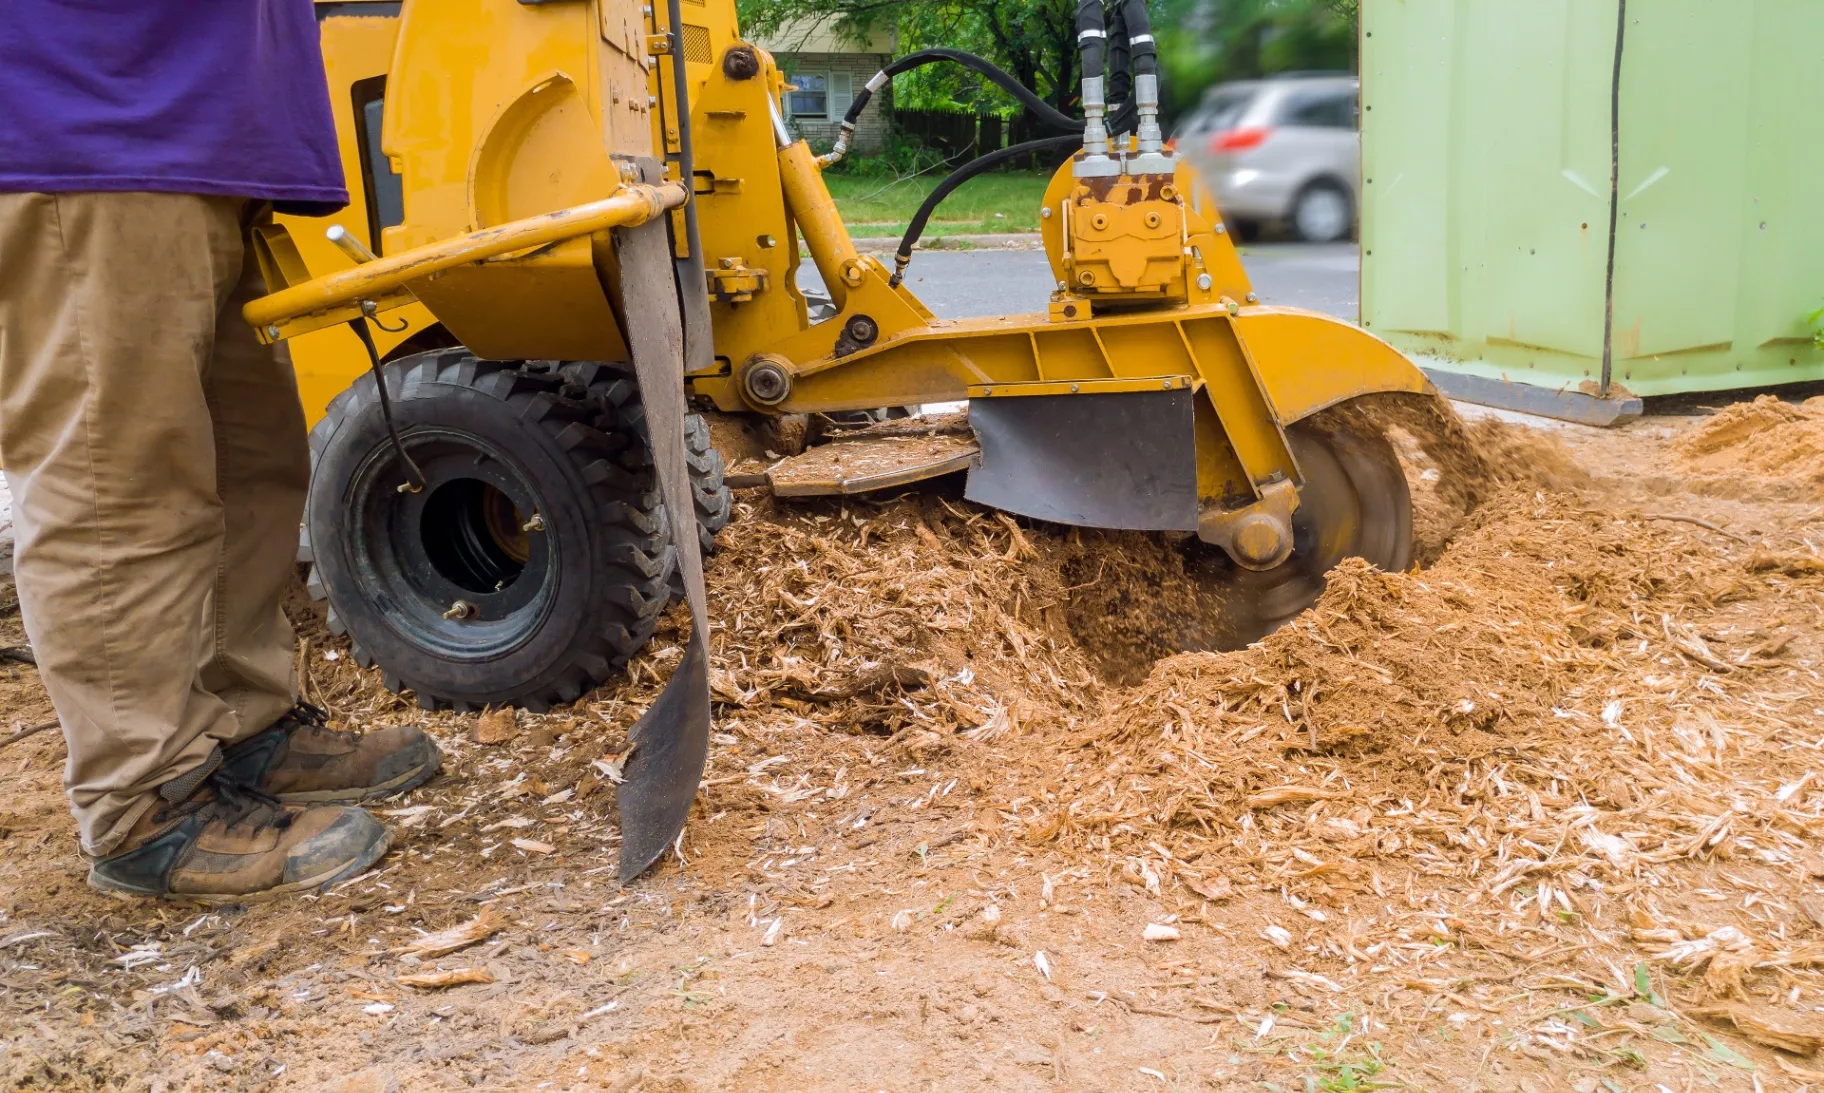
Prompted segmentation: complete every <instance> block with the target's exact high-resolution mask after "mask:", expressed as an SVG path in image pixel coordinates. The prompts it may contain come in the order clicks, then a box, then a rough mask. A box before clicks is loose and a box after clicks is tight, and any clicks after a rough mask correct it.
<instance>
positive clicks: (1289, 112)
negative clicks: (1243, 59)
mask: <svg viewBox="0 0 1824 1093" xmlns="http://www.w3.org/2000/svg"><path fill="white" fill-rule="evenodd" d="M1360 89H1361V83H1360V81H1358V80H1357V79H1356V78H1355V77H1354V76H1349V75H1333V74H1324V75H1302V74H1301V75H1288V76H1276V77H1273V78H1271V79H1264V80H1246V81H1242V82H1239V83H1226V84H1218V85H1216V86H1215V87H1212V88H1210V89H1209V91H1207V92H1205V93H1204V96H1203V102H1202V104H1201V105H1199V106H1198V107H1197V109H1196V110H1195V111H1193V112H1192V113H1191V115H1190V117H1188V118H1186V119H1185V120H1184V122H1183V124H1181V125H1180V126H1179V127H1178V132H1177V135H1176V140H1177V149H1178V153H1179V154H1180V155H1183V156H1188V157H1190V160H1191V162H1192V163H1193V164H1195V165H1196V167H1197V169H1198V170H1199V171H1201V172H1202V173H1203V177H1204V180H1205V181H1206V182H1207V183H1208V184H1209V186H1210V188H1211V190H1212V192H1213V194H1214V196H1215V198H1216V204H1217V205H1218V206H1219V207H1220V208H1221V209H1222V213H1223V219H1225V220H1227V221H1228V222H1229V224H1230V226H1231V227H1232V228H1233V229H1234V230H1235V231H1236V232H1238V233H1239V234H1241V235H1242V237H1244V238H1245V237H1246V236H1247V235H1248V234H1249V233H1250V232H1251V231H1252V230H1253V229H1255V228H1256V227H1258V226H1259V225H1260V224H1261V223H1263V222H1266V221H1270V220H1273V221H1285V222H1286V223H1287V224H1288V225H1289V226H1290V227H1291V229H1292V231H1293V233H1294V234H1295V235H1297V236H1298V238H1300V239H1304V240H1307V241H1309V242H1313V243H1334V242H1336V241H1338V240H1340V239H1345V238H1348V237H1349V235H1350V234H1351V233H1352V232H1353V231H1354V230H1355V214H1356V208H1357V206H1358V201H1359V198H1360V196H1361V182H1362V137H1361V130H1360V128H1359V127H1358V126H1357V123H1356V119H1357V101H1358V99H1359V97H1360Z"/></svg>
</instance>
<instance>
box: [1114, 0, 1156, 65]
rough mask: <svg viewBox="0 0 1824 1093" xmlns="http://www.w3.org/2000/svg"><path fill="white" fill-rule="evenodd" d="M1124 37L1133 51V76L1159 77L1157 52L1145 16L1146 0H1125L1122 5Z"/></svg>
mask: <svg viewBox="0 0 1824 1093" xmlns="http://www.w3.org/2000/svg"><path fill="white" fill-rule="evenodd" d="M1121 10H1122V16H1123V21H1124V23H1125V29H1126V34H1125V35H1124V37H1125V39H1126V42H1127V45H1128V47H1129V48H1131V49H1132V50H1133V53H1134V60H1133V69H1134V76H1135V77H1136V78H1137V77H1140V76H1158V75H1159V50H1158V48H1157V47H1156V46H1155V45H1154V44H1153V26H1152V23H1151V21H1150V20H1149V19H1148V18H1147V14H1146V0H1125V2H1124V3H1123V4H1122V9H1121Z"/></svg>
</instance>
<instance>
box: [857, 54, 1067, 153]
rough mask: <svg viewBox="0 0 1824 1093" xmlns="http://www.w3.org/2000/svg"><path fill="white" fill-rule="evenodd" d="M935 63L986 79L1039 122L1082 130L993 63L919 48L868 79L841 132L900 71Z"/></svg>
mask: <svg viewBox="0 0 1824 1093" xmlns="http://www.w3.org/2000/svg"><path fill="white" fill-rule="evenodd" d="M938 61H954V62H955V63H957V64H960V65H963V66H965V67H967V68H972V69H974V70H975V71H977V72H979V73H981V74H982V75H984V76H986V77H988V79H989V80H990V81H992V82H993V83H994V85H995V86H997V87H999V88H1000V89H1001V90H1003V91H1005V92H1007V93H1008V94H1009V95H1012V96H1013V97H1014V98H1016V99H1018V100H1019V101H1020V105H1021V106H1024V107H1025V108H1026V109H1028V110H1030V111H1032V112H1033V113H1034V114H1035V115H1037V116H1038V118H1039V120H1041V121H1043V122H1045V123H1046V124H1048V125H1052V126H1055V127H1057V128H1059V129H1076V130H1081V129H1082V128H1083V123H1082V122H1081V121H1079V120H1078V119H1076V118H1073V117H1071V116H1070V115H1068V114H1065V113H1062V112H1060V111H1059V110H1058V109H1057V108H1056V107H1054V106H1052V105H1051V104H1050V103H1048V102H1046V101H1045V100H1044V99H1041V98H1039V97H1038V96H1037V95H1035V94H1033V93H1032V92H1031V91H1029V90H1028V89H1027V88H1026V86H1025V85H1024V84H1022V83H1020V81H1018V80H1016V79H1014V78H1013V76H1012V75H1011V74H1010V73H1008V72H1007V71H1006V70H1005V69H1002V68H1001V67H1000V66H999V65H996V64H995V63H994V62H993V61H990V60H987V59H986V58H983V57H978V56H976V55H975V54H973V53H969V52H966V51H964V50H960V49H921V50H919V51H918V52H916V53H908V54H906V55H905V56H904V57H901V58H900V59H899V60H897V61H894V62H893V63H892V64H890V65H888V66H887V67H885V68H883V69H881V70H880V71H879V72H877V73H875V74H874V78H873V79H871V80H869V81H868V82H867V85H866V86H864V87H863V88H862V89H861V90H860V91H859V92H857V93H856V95H855V99H854V101H853V102H851V103H849V112H848V113H847V114H844V115H843V118H842V128H843V131H844V132H845V133H847V132H853V131H854V129H855V123H856V122H858V121H860V120H861V112H862V111H863V110H864V109H866V108H867V105H868V100H869V99H871V98H873V96H874V92H876V91H878V90H880V88H881V87H883V86H885V85H886V82H887V81H888V80H891V79H892V78H893V77H895V76H897V75H899V74H900V73H901V72H907V71H910V70H911V69H914V68H918V67H919V66H921V65H928V64H934V63H936V62H938Z"/></svg>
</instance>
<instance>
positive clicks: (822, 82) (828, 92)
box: [785, 72, 855, 122]
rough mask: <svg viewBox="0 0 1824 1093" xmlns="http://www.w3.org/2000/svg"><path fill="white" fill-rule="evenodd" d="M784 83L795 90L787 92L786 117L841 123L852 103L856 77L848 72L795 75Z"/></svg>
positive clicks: (802, 73)
mask: <svg viewBox="0 0 1824 1093" xmlns="http://www.w3.org/2000/svg"><path fill="white" fill-rule="evenodd" d="M785 82H786V83H788V84H790V85H791V86H793V87H796V88H797V89H798V90H796V91H788V92H786V96H785V113H786V116H787V117H792V118H802V119H804V120H805V121H832V122H834V121H840V120H841V119H842V116H843V115H844V114H846V113H848V110H849V104H850V103H852V102H854V101H855V77H854V76H853V75H851V74H850V73H847V72H831V73H823V72H794V73H792V74H791V76H789V77H787V79H786V81H785Z"/></svg>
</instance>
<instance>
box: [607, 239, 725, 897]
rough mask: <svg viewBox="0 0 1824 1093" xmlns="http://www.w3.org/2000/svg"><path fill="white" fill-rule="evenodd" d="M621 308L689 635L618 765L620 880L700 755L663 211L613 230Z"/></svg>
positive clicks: (688, 509)
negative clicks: (680, 575) (687, 611)
mask: <svg viewBox="0 0 1824 1093" xmlns="http://www.w3.org/2000/svg"><path fill="white" fill-rule="evenodd" d="M615 250H616V254H617V256H618V257H619V260H620V266H621V276H620V285H621V300H620V303H621V316H622V319H623V321H625V323H626V324H627V342H628V347H629V349H631V350H632V352H633V367H634V373H635V375H636V377H637V378H638V380H639V383H640V400H641V402H642V403H643V404H644V406H645V409H646V424H647V428H648V430H649V433H648V435H649V436H650V438H651V440H652V462H653V466H654V468H655V469H656V470H657V471H658V475H659V492H660V494H661V495H662V496H663V497H664V499H665V509H666V514H667V515H668V516H669V517H670V520H671V540H672V543H673V545H674V546H675V547H676V549H677V555H678V566H679V568H680V569H682V570H683V573H684V598H685V599H686V600H688V601H689V603H690V642H689V644H688V645H686V646H685V648H684V659H683V660H681V661H679V663H678V668H677V671H675V672H673V673H672V676H671V679H670V681H669V682H667V683H666V684H665V690H664V691H663V692H661V693H660V694H659V697H658V698H657V699H656V700H655V701H654V702H653V704H652V705H651V706H650V707H648V708H647V710H646V712H645V713H644V714H642V715H641V716H640V719H639V720H638V721H636V722H634V725H633V728H632V729H631V730H630V731H629V733H628V736H629V737H630V738H631V739H632V741H633V754H631V755H630V756H628V757H627V764H626V766H625V767H623V768H622V771H621V776H622V778H623V779H624V780H623V781H622V783H621V785H620V787H619V789H620V793H619V799H620V814H621V864H620V878H621V883H623V884H625V883H627V882H629V881H631V880H633V879H634V878H635V877H637V876H639V875H640V874H641V873H644V872H645V871H646V868H647V867H648V866H650V865H651V864H652V863H653V862H655V861H657V860H658V859H659V855H661V854H663V853H665V848H666V847H668V846H670V845H671V844H672V841H673V840H674V839H676V838H677V837H678V833H679V832H681V831H683V830H684V820H685V818H686V817H687V816H689V815H690V803H691V801H693V800H695V799H696V795H697V784H698V783H699V782H700V781H702V778H703V765H704V763H705V762H706V761H707V760H708V758H709V653H708V650H707V649H706V648H705V646H704V641H705V637H706V635H708V633H709V625H708V620H707V616H706V615H705V612H704V606H703V600H704V593H703V560H702V557H701V556H700V555H699V554H698V552H697V518H696V506H695V504H694V503H693V499H692V497H691V492H690V471H689V467H688V466H687V465H686V463H685V460H684V411H685V403H684V333H683V329H682V324H681V322H680V320H679V317H678V295H677V288H676V282H675V281H674V280H673V267H672V260H671V247H670V245H669V243H668V236H667V233H666V223H665V219H664V218H662V217H661V218H659V219H655V220H651V221H648V222H647V223H645V224H643V225H641V226H639V227H637V228H623V229H621V230H619V231H616V232H615Z"/></svg>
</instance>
